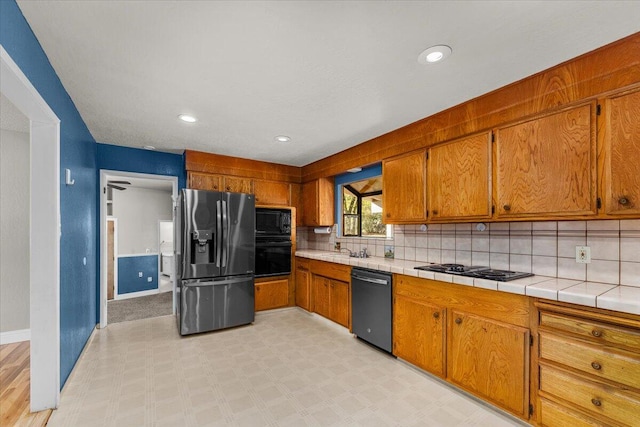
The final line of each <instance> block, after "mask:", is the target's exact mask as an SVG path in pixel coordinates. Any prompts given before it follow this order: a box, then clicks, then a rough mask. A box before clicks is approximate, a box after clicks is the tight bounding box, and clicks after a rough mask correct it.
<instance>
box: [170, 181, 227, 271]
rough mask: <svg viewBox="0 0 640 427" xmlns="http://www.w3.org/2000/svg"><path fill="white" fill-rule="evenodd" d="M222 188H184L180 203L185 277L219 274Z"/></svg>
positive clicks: (180, 256)
mask: <svg viewBox="0 0 640 427" xmlns="http://www.w3.org/2000/svg"><path fill="white" fill-rule="evenodd" d="M220 195H221V193H220V192H217V191H202V190H190V189H185V190H182V193H181V195H180V200H179V203H178V206H179V209H180V210H181V212H180V214H179V215H178V216H177V217H176V218H179V222H180V227H179V228H178V227H176V228H178V229H179V230H180V231H179V235H178V236H179V238H180V239H179V241H180V243H179V245H178V248H179V252H180V254H179V257H176V262H178V260H180V262H181V271H182V274H181V276H179V277H181V278H182V279H196V278H202V277H217V276H220V266H221V262H220V255H221V254H220V249H219V248H220V246H221V242H222V224H221V219H222V211H221V209H220V208H221V205H222V202H221V199H220Z"/></svg>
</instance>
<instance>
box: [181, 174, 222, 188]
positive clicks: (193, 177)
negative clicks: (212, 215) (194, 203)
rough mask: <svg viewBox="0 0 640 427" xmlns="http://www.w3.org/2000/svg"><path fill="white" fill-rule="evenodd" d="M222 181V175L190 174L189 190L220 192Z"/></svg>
mask: <svg viewBox="0 0 640 427" xmlns="http://www.w3.org/2000/svg"><path fill="white" fill-rule="evenodd" d="M221 180H222V177H221V176H220V175H213V174H210V173H200V172H189V188H192V189H194V190H210V191H220V184H221Z"/></svg>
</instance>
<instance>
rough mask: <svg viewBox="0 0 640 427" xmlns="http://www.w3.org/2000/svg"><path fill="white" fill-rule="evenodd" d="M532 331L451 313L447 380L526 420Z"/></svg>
mask: <svg viewBox="0 0 640 427" xmlns="http://www.w3.org/2000/svg"><path fill="white" fill-rule="evenodd" d="M528 366H529V329H527V328H523V327H519V326H514V325H509V324H506V323H503V322H498V321H495V320H491V319H487V318H484V317H482V316H477V315H473V314H468V313H465V312H463V311H459V310H451V319H450V337H449V346H448V354H447V377H448V378H449V380H451V381H452V382H453V383H456V384H459V385H461V386H463V387H464V388H466V389H468V390H470V391H473V392H475V393H477V394H479V395H480V396H482V397H484V398H486V399H487V400H489V401H491V402H493V403H495V404H497V405H498V406H500V407H502V408H505V409H507V410H508V411H509V412H511V413H513V414H516V415H518V416H519V417H521V418H526V416H527V415H528V412H529V405H528V393H527V391H528V389H529V376H528V371H529V369H528Z"/></svg>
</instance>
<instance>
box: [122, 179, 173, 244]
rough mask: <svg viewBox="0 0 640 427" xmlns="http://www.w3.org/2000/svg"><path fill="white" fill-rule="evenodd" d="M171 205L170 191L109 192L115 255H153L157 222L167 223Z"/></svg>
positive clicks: (135, 190) (169, 217) (156, 242)
mask: <svg viewBox="0 0 640 427" xmlns="http://www.w3.org/2000/svg"><path fill="white" fill-rule="evenodd" d="M172 206H173V205H172V200H171V192H170V191H159V190H149V189H145V188H131V187H129V188H127V189H126V190H124V191H118V190H113V216H114V217H116V218H118V255H129V254H144V253H147V252H151V253H157V252H158V243H159V242H158V220H171V219H172Z"/></svg>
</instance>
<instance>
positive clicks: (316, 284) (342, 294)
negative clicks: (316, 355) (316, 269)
mask: <svg viewBox="0 0 640 427" xmlns="http://www.w3.org/2000/svg"><path fill="white" fill-rule="evenodd" d="M349 293H350V292H349V284H348V283H346V282H342V281H339V280H334V279H329V278H327V277H323V276H318V275H315V274H314V275H313V301H314V302H313V311H314V312H316V313H318V314H319V315H321V316H323V317H326V318H327V319H329V320H333V321H334V322H336V323H338V324H340V325H342V326H344V327H346V328H348V327H349V318H350V308H351V305H350V304H349Z"/></svg>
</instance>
